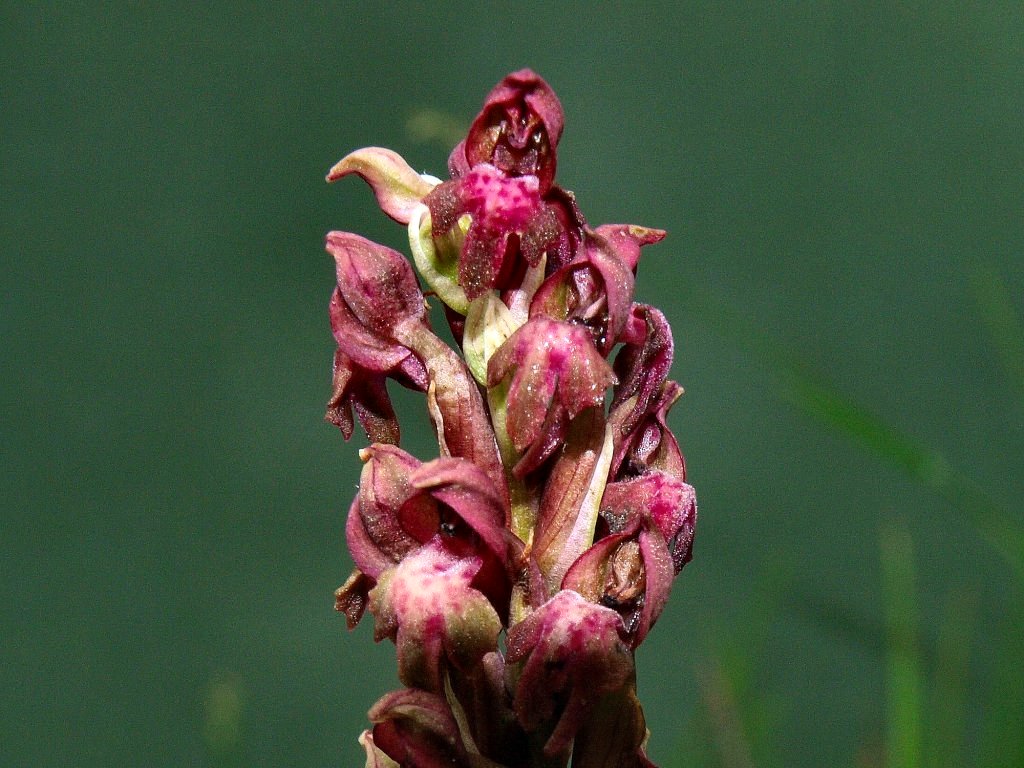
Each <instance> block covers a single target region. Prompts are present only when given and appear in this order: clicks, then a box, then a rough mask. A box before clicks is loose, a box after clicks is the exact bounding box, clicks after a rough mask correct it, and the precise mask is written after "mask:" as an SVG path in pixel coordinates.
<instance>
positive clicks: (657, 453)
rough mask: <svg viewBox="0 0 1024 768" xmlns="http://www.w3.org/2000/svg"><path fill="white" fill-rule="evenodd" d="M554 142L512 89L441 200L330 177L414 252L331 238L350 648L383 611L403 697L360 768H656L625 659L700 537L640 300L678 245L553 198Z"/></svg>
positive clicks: (386, 712) (541, 115)
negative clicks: (413, 414) (417, 402)
mask: <svg viewBox="0 0 1024 768" xmlns="http://www.w3.org/2000/svg"><path fill="white" fill-rule="evenodd" d="M563 125H564V116H563V112H562V106H561V103H560V102H559V100H558V98H557V97H556V96H555V94H554V92H553V91H552V90H551V88H550V87H549V86H548V84H547V83H545V82H544V80H542V79H541V78H540V77H538V76H537V75H536V74H534V73H533V72H531V71H530V70H521V71H519V72H514V73H512V74H510V75H508V76H507V77H506V78H505V79H504V80H502V81H501V82H500V83H499V84H498V85H497V86H496V87H495V88H494V89H493V90H492V91H491V93H490V95H489V96H488V97H487V99H486V100H485V102H484V105H483V108H482V109H481V111H480V113H479V114H478V115H477V117H476V118H475V120H474V121H473V123H472V126H471V127H470V129H469V133H468V135H467V136H466V139H465V140H464V141H462V142H461V143H460V144H459V145H458V146H456V147H455V149H454V150H453V152H452V154H451V156H450V158H449V162H448V172H449V178H448V180H446V181H441V180H440V179H437V178H434V177H431V176H427V175H421V174H418V173H416V172H415V171H413V170H412V169H411V168H410V167H409V166H408V164H407V163H406V162H405V161H404V160H403V159H402V158H401V157H400V156H399V155H398V154H396V153H395V152H393V151H391V150H388V149H382V148H377V147H370V148H366V149H361V150H357V151H355V152H353V153H351V154H349V155H347V156H346V157H344V158H343V159H342V160H341V161H339V162H338V163H337V164H336V165H335V166H334V167H333V168H332V169H331V170H330V172H329V174H328V176H327V179H328V181H336V180H338V179H341V178H344V177H345V176H349V175H357V176H359V177H361V178H362V179H363V180H364V181H365V182H366V183H367V184H369V186H370V188H371V189H372V190H373V192H374V195H375V196H376V198H377V202H378V203H379V205H380V207H381V210H382V211H383V212H384V213H385V214H387V215H388V216H389V217H391V218H392V219H394V220H395V221H396V222H398V223H400V224H403V225H405V226H406V227H407V229H408V235H409V250H410V253H411V259H409V258H406V257H405V256H403V255H402V254H400V253H398V252H396V251H394V250H391V249H390V248H386V247H385V246H383V245H379V244H377V243H373V242H371V241H369V240H366V239H365V238H362V237H360V236H358V235H354V234H350V233H346V232H331V233H329V234H328V235H327V243H326V247H327V251H328V253H330V255H331V256H332V257H333V258H334V260H335V264H336V267H337V286H336V288H335V290H334V293H333V295H332V298H331V302H330V320H331V328H332V330H333V333H334V338H335V341H336V343H337V350H336V352H335V356H334V384H333V391H332V394H331V397H330V400H329V402H328V409H327V417H326V418H327V420H328V421H330V422H331V423H333V424H335V425H337V426H338V427H339V428H340V429H341V431H342V434H343V435H344V437H345V439H346V440H347V439H349V438H350V437H351V436H352V433H353V431H354V427H355V421H356V420H358V422H359V424H360V425H361V426H362V427H363V429H364V431H365V433H366V435H367V437H368V439H369V440H370V445H369V446H368V447H367V448H364V449H363V450H361V451H360V454H359V455H360V458H361V459H362V461H363V470H362V475H361V478H360V484H359V492H358V494H357V496H356V498H355V500H354V501H353V502H352V504H351V506H350V509H349V513H348V518H347V522H346V528H345V535H346V541H347V544H348V548H349V552H350V553H351V555H352V559H353V560H354V562H355V566H356V568H355V570H354V572H353V573H352V575H351V576H350V577H349V579H348V580H347V581H346V582H345V584H344V585H343V586H341V587H340V588H339V589H338V590H337V592H336V593H335V596H336V607H337V608H338V610H339V611H342V612H343V613H344V614H345V616H346V619H347V622H348V625H349V627H350V628H352V627H354V626H355V625H356V624H357V623H358V622H359V621H360V620H361V619H362V617H363V615H364V613H365V611H366V610H367V609H369V612H370V614H371V615H372V617H373V620H374V636H375V639H376V640H378V641H380V640H383V639H385V638H387V639H390V640H392V641H393V642H394V643H395V647H396V651H397V662H398V676H399V679H400V681H401V683H402V685H403V686H404V688H402V689H400V690H398V691H394V692H392V693H389V694H387V695H385V696H384V697H383V698H381V699H380V700H379V701H377V703H376V704H374V705H373V707H372V708H371V709H370V711H369V719H370V722H371V724H372V725H371V727H370V728H369V729H367V730H366V731H365V732H364V733H363V734H362V735H361V736H360V738H359V743H360V744H361V745H362V746H363V748H364V750H365V755H366V765H367V768H373V767H378V768H384V767H385V766H387V767H393V766H442V765H444V766H453V765H454V766H466V767H467V768H485V767H486V768H533V767H534V766H543V767H544V768H564V767H566V766H569V765H571V766H573V768H595V767H597V766H627V767H628V766H650V765H652V764H651V763H650V761H649V760H648V758H647V756H646V751H645V746H646V742H647V737H648V733H647V729H646V726H645V723H644V716H643V710H642V708H641V706H640V703H639V700H638V699H637V696H636V670H635V664H634V653H635V650H636V648H637V646H638V645H639V644H640V643H641V642H642V641H643V640H644V638H645V637H646V636H647V633H648V632H649V631H650V629H651V628H652V627H653V626H654V624H655V622H656V621H657V619H658V617H659V615H660V614H661V612H662V610H663V609H664V607H665V604H666V602H667V600H668V596H669V591H670V589H671V585H672V581H673V579H674V577H675V576H676V575H677V574H678V573H679V571H680V570H681V569H682V568H683V566H684V565H685V564H686V563H687V562H689V560H690V557H691V553H692V545H693V533H694V526H695V524H696V517H697V506H696V497H695V495H694V491H693V488H692V487H691V486H690V485H689V484H687V482H686V465H685V461H684V460H683V455H682V453H681V451H680V450H679V445H678V443H677V441H676V439H675V436H674V435H673V434H672V431H671V429H670V428H669V426H668V423H667V413H668V410H669V408H671V406H672V405H673V404H674V403H675V402H676V401H677V400H678V399H679V396H680V395H681V394H682V388H681V387H680V386H679V385H678V384H677V383H676V382H674V381H671V380H670V379H668V375H669V371H670V368H671V365H672V357H673V346H672V335H671V330H670V329H669V327H668V323H667V321H666V320H665V316H664V315H663V314H662V313H661V312H660V311H658V310H657V309H655V308H653V307H650V306H648V305H645V304H640V303H636V302H635V301H634V296H633V293H634V284H635V275H636V269H637V264H638V261H639V257H640V252H641V248H642V247H643V246H646V245H651V244H653V243H656V242H658V241H660V240H661V239H662V238H663V237H664V236H665V233H664V232H663V231H661V230H657V229H650V228H647V227H640V226H634V225H603V226H599V227H596V228H591V227H590V226H589V225H588V223H587V222H586V220H585V218H584V217H583V214H582V212H581V211H580V209H579V207H578V205H577V203H576V200H575V197H574V196H573V195H572V193H571V192H568V191H566V190H564V189H562V188H561V187H559V186H558V185H557V183H556V181H555V171H556V162H557V146H558V141H559V139H560V137H561V134H562V129H563ZM414 266H415V269H414ZM417 273H418V277H417ZM420 281H422V283H423V284H424V285H425V286H426V289H427V293H424V290H423V288H421V282H420ZM428 296H430V297H432V298H436V300H438V301H440V302H441V304H442V305H443V309H444V312H445V317H446V319H447V324H448V326H449V328H448V330H449V331H450V333H451V337H452V343H451V344H449V343H447V342H445V341H443V340H442V338H441V336H440V335H438V333H436V332H435V331H434V329H432V328H431V325H430V322H429V319H428V312H427V309H428V304H427V301H428V299H427V297H428ZM388 379H391V380H394V381H397V382H398V383H399V384H401V385H403V386H405V387H408V388H410V389H414V390H417V391H420V392H423V393H424V394H425V402H426V408H427V413H428V414H429V417H430V419H431V422H432V423H433V425H434V428H435V430H436V433H437V440H438V456H437V457H436V458H433V459H432V460H428V461H423V460H420V459H418V458H416V457H414V456H412V455H410V454H409V453H407V452H406V451H404V450H402V448H401V447H399V446H400V439H401V431H400V428H399V419H398V415H397V414H396V413H395V411H394V408H393V407H392V404H391V400H390V397H389V395H388V390H387V380H388Z"/></svg>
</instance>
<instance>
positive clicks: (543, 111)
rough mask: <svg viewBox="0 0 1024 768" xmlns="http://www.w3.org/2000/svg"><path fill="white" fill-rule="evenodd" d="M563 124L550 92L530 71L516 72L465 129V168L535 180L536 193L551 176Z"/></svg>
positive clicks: (558, 107)
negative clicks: (537, 183) (482, 168)
mask: <svg viewBox="0 0 1024 768" xmlns="http://www.w3.org/2000/svg"><path fill="white" fill-rule="evenodd" d="M564 122H565V118H564V115H563V113H562V104H561V102H560V101H559V100H558V97H557V96H555V92H554V91H552V90H551V87H550V86H549V85H548V84H547V83H546V82H544V80H543V79H541V77H540V76H539V75H537V74H536V73H535V72H533V71H531V70H529V69H521V70H519V71H518V72H513V73H512V74H510V75H508V76H507V77H506V78H505V79H504V80H502V81H501V82H500V83H498V84H497V85H496V86H495V87H494V89H493V90H492V91H491V92H490V93H489V94H488V95H487V98H486V99H485V100H484V106H483V108H482V109H481V110H480V113H479V114H478V115H477V116H476V119H475V120H474V121H473V125H472V126H470V129H469V135H468V136H467V137H466V141H465V144H464V146H463V152H464V156H465V159H466V163H467V165H468V166H469V167H470V168H472V167H474V166H476V165H479V164H480V163H490V164H491V165H493V166H495V167H496V168H498V169H499V170H501V171H502V172H504V173H506V174H508V175H510V176H527V175H531V176H536V177H537V178H538V179H539V181H540V185H541V193H544V192H547V190H548V188H549V187H550V186H551V183H552V180H553V179H554V177H555V165H556V158H555V149H556V147H557V146H558V140H559V139H560V138H561V136H562V126H563V124H564Z"/></svg>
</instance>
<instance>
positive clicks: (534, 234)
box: [425, 163, 563, 299]
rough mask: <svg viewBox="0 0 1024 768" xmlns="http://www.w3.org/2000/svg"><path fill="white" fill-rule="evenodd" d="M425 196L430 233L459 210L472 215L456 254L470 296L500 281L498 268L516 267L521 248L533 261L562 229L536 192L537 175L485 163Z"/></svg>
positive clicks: (448, 225) (438, 233)
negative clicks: (508, 173) (514, 172)
mask: <svg viewBox="0 0 1024 768" xmlns="http://www.w3.org/2000/svg"><path fill="white" fill-rule="evenodd" d="M425 202H426V204H427V206H428V207H429V208H430V221H431V226H432V228H433V234H434V237H435V238H439V237H442V236H443V235H445V234H446V233H447V232H449V231H450V230H451V229H452V228H453V227H455V225H456V223H457V222H458V220H459V219H460V218H461V217H462V216H465V215H469V216H470V218H471V222H470V225H469V229H468V230H467V232H466V236H465V242H464V243H463V245H462V250H461V253H460V256H459V285H461V286H462V288H463V289H464V290H465V292H466V296H467V297H468V298H469V299H474V298H476V297H477V296H479V295H480V294H481V293H483V292H484V291H485V290H487V289H488V288H493V287H495V286H499V287H504V286H501V282H502V281H501V277H502V274H503V272H505V273H507V272H509V271H511V270H514V269H515V266H516V265H515V259H516V256H517V255H518V254H520V253H521V254H522V256H523V259H524V260H525V261H526V262H527V263H528V264H530V265H531V266H536V265H537V263H538V262H539V261H540V259H541V257H542V256H543V255H544V253H545V251H547V250H548V249H549V248H553V247H555V246H557V245H558V244H559V242H560V238H561V237H562V234H563V227H562V223H561V221H560V219H559V216H558V213H557V211H556V210H555V208H554V207H553V206H551V205H549V204H548V203H547V202H545V201H544V200H543V198H542V197H541V190H540V182H539V181H538V180H537V177H536V176H520V177H510V176H506V175H505V174H504V173H502V172H501V171H499V170H498V169H497V168H495V167H494V166H493V165H489V164H487V163H481V164H479V165H476V166H474V167H473V168H471V169H470V170H469V171H468V172H467V173H466V174H465V175H464V176H462V177H460V178H458V179H454V180H452V181H446V182H445V183H444V184H441V185H440V186H438V187H435V188H434V190H433V191H432V192H431V193H430V194H429V195H427V197H426V199H425Z"/></svg>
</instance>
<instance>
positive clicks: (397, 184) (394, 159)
mask: <svg viewBox="0 0 1024 768" xmlns="http://www.w3.org/2000/svg"><path fill="white" fill-rule="evenodd" d="M353 173H355V174H358V175H359V176H361V177H362V178H363V180H364V181H366V183H367V184H369V185H370V187H371V188H372V189H373V194H374V195H375V196H376V198H377V203H378V204H379V205H380V208H381V210H382V211H384V213H386V214H387V215H388V216H390V217H391V218H392V219H394V220H395V221H397V222H398V223H399V224H408V223H409V218H410V217H411V215H412V211H413V209H414V208H415V207H416V206H417V205H419V203H420V202H421V201H422V200H423V198H424V197H426V196H427V194H429V193H430V190H432V189H433V188H434V186H436V185H437V183H438V181H437V180H436V179H430V178H429V177H428V178H424V177H423V176H421V175H420V174H418V173H416V171H414V170H413V169H412V168H410V167H409V164H408V163H407V162H405V160H403V159H402V156H401V155H399V154H398V153H397V152H393V151H391V150H390V149H384V148H383V147H366V148H365V149H357V150H356V151H355V152H351V153H350V154H348V155H345V157H343V158H342V159H341V160H339V161H338V163H337V164H336V165H335V166H334V167H333V168H331V170H330V171H329V172H328V174H327V181H337V180H338V179H340V178H343V177H345V176H348V175H350V174H353Z"/></svg>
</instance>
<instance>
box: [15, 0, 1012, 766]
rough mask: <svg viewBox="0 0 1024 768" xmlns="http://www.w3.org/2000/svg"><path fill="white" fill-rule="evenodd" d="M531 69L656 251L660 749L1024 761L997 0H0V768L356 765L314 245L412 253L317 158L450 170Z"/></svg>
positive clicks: (416, 446) (898, 762) (648, 683)
mask: <svg viewBox="0 0 1024 768" xmlns="http://www.w3.org/2000/svg"><path fill="white" fill-rule="evenodd" d="M522 66H530V67H532V68H534V69H536V70H537V71H538V72H540V73H541V74H542V75H543V76H544V77H545V78H546V79H547V80H548V81H549V82H550V83H551V84H552V86H553V87H554V88H555V90H556V91H557V92H558V94H559V95H560V97H561V99H562V101H563V104H564V106H565V110H566V116H567V121H566V122H567V126H566V133H565V137H564V140H563V142H562V145H561V148H560V158H559V159H560V163H559V178H560V181H561V183H562V184H563V185H564V186H566V187H567V188H569V189H572V190H574V191H575V192H576V193H577V195H578V198H579V200H580V202H581V205H582V206H583V209H584V211H585V213H586V215H587V216H588V218H589V220H590V221H591V223H593V224H598V223H603V222H631V223H639V224H644V225H649V226H656V227H662V228H665V229H668V230H669V232H670V235H669V237H668V239H666V241H665V242H664V243H663V244H661V245H658V246H655V247H652V248H650V249H648V250H646V251H645V255H644V258H643V260H642V262H641V270H640V278H639V281H638V286H637V294H638V298H639V299H640V300H642V301H646V302H650V303H653V304H656V305H658V306H660V307H662V308H663V309H664V310H665V312H666V314H667V315H668V317H669V319H670V321H671V322H672V325H673V328H674V332H675V336H676V343H677V354H676V366H675V370H674V377H675V378H677V379H679V380H680V381H681V382H682V383H683V384H684V385H685V387H686V390H687V395H686V397H684V398H683V400H682V401H681V402H680V404H679V405H678V406H677V407H676V409H675V411H674V412H673V414H672V424H673V427H674V429H675V430H676V432H677V435H678V436H679V439H680V442H681V444H682V445H683V448H684V451H685V452H686V454H687V457H688V459H689V465H690V470H691V480H692V482H693V483H694V485H695V486H696V487H697V491H698V499H699V501H700V505H701V506H700V510H701V517H700V524H699V527H698V540H697V546H696V551H695V558H694V561H693V563H692V564H691V565H690V566H689V567H688V568H687V569H686V570H685V571H684V572H683V574H682V576H681V578H680V579H679V581H678V582H677V586H676V590H675V592H674V594H673V598H672V601H671V604H670V606H669V608H668V609H667V612H666V614H665V616H664V618H662V620H661V622H660V623H659V626H658V627H657V629H656V631H655V632H654V633H653V634H652V635H651V637H650V638H649V640H648V642H647V643H646V644H645V645H644V647H643V648H642V649H641V650H640V652H639V668H640V694H641V698H642V699H643V701H644V702H645V705H646V708H647V713H648V724H649V726H650V727H651V730H652V731H653V737H652V740H651V744H650V752H651V754H652V756H653V757H654V759H655V760H656V761H657V762H658V763H659V764H661V765H663V766H669V767H670V768H671V766H693V765H707V766H725V767H726V768H746V766H754V765H756V766H783V765H785V766H822V765H829V766H864V767H866V766H882V765H887V766H890V768H900V767H903V768H913V766H917V765H930V766H939V765H949V766H960V765H978V766H981V765H984V766H989V765H1006V766H1011V765H1022V764H1024V726H1022V713H1024V704H1022V698H1024V697H1021V695H1020V690H1021V687H1022V686H1024V664H1022V658H1021V653H1020V651H1019V650H1018V649H1019V647H1021V644H1022V643H1024V638H1022V635H1024V628H1022V627H1024V617H1022V613H1024V612H1022V610H1021V605H1020V597H1021V586H1022V583H1024V582H1022V578H1024V565H1022V564H1024V557H1022V552H1024V546H1022V545H1021V541H1022V538H1024V537H1022V534H1021V530H1022V527H1024V516H1022V515H1021V513H1020V508H1019V504H1018V502H1019V500H1020V498H1021V492H1022V489H1024V482H1022V481H1024V474H1022V472H1021V459H1022V456H1024V418H1022V417H1024V331H1022V326H1021V313H1022V311H1024V299H1022V296H1024V260H1022V258H1021V253H1022V248H1024V185H1022V182H1021V178H1022V177H1021V173H1022V170H1024V142H1022V139H1024V128H1022V126H1024V122H1022V121H1024V97H1022V85H1024V11H1022V7H1021V5H1020V4H1019V3H1018V2H1007V3H983V4H972V3H962V2H955V3H954V2H921V3H912V2H893V3H838V2H820V3H772V4H761V3H727V4H715V5H704V4H701V5H696V4H689V3H684V4H677V3H646V4H644V5H643V6H642V7H641V6H640V5H635V6H632V5H631V6H629V7H627V6H625V5H622V6H615V5H612V4H608V5H607V6H598V5H596V4H595V5H578V6H573V5H556V4H540V3H515V4H511V3H510V4H507V5H504V4H493V5H490V4H476V3H465V2H458V3H437V4H421V3H415V4H414V3H409V4H398V3H393V4H392V3H386V4H380V5H369V6H363V5H356V4H352V3H341V4H329V5H324V6H319V5H312V4H277V5H274V6H269V5H266V6H259V5H249V4H242V3H212V4H208V5H196V6H194V7H190V8H187V9H186V8H185V7H183V6H182V7H179V6H176V5H174V4H148V3H147V4H127V3H126V4H107V3H99V2H95V3H88V4H78V3H61V4H49V5H47V4H20V3H5V4H4V6H3V9H2V10H0V169H2V183H0V210H2V216H0V245H2V252H3V257H4V269H3V282H4V288H3V299H4V300H3V303H2V304H0V318H2V329H3V335H4V343H3V350H4V357H5V362H4V375H3V384H2V385H0V392H2V401H3V407H4V416H3V440H2V443H0V450H2V456H3V467H4V468H3V473H2V486H0V487H2V490H3V494H2V501H3V525H2V529H0V530H2V531H3V533H2V536H0V541H2V542H3V545H4V547H3V561H2V562H3V565H2V568H3V577H2V579H0V604H2V610H0V616H2V619H0V621H2V630H0V637H2V640H0V646H2V650H0V764H2V765H4V766H70V765H74V766H94V765H95V766H112V765H154V766H180V765H208V766H279V765H296V766H299V765H301V766H341V765H361V764H362V760H361V758H360V750H359V749H358V747H357V746H356V744H355V738H356V736H357V734H358V733H359V731H360V730H361V729H362V727H363V725H364V719H365V712H366V709H367V708H368V707H369V706H370V704H372V703H373V701H375V700H376V698H377V697H378V696H379V695H380V694H382V693H383V692H385V691H386V690H388V689H389V688H391V687H394V686H395V683H396V679H395V675H394V672H393V671H392V653H393V652H392V648H391V647H390V645H388V644H384V645H381V646H375V645H374V644H373V643H372V639H371V636H372V632H371V631H370V629H371V628H370V626H369V625H368V623H364V625H362V626H360V627H359V629H358V630H357V631H356V632H355V633H353V634H352V635H349V634H347V633H346V631H345V629H344V622H343V620H342V619H341V618H340V617H339V616H337V615H335V614H334V613H333V611H332V596H331V593H332V590H333V589H334V587H336V586H337V585H338V584H340V583H341V581H342V580H343V579H344V578H345V576H346V575H347V573H348V569H349V565H350V561H349V560H348V559H347V555H346V554H344V551H343V541H342V527H343V513H344V511H345V509H346V508H347V505H348V503H349V501H350V499H351V497H352V495H353V493H354V487H355V483H356V479H357V475H358V471H359V462H358V460H357V458H356V450H357V448H358V447H359V445H360V444H361V443H360V441H359V440H358V439H356V440H353V443H351V444H347V445H346V444H344V443H343V442H342V440H341V437H340V435H339V434H338V432H337V431H336V430H335V429H333V428H332V427H330V426H328V425H326V424H324V423H323V422H322V421H321V418H322V412H323V407H324V403H325V402H326V399H327V397H328V394H329V389H330V362H331V354H332V349H333V344H332V340H331V337H330V333H329V329H328V323H327V314H326V306H327V299H328V295H329V293H330V290H331V285H332V277H333V267H332V263H331V261H330V259H329V258H328V257H327V255H326V254H325V253H324V252H323V250H322V237H323V234H324V233H325V232H326V231H327V230H329V229H348V230H352V231H356V232H360V233H362V234H364V235H367V236H369V237H371V238H374V239H377V240H380V241H383V242H386V243H389V244H391V245H392V246H394V247H398V248H404V247H405V246H404V232H403V230H402V228H400V227H397V226H395V225H394V224H392V223H391V222H390V221H389V220H387V219H386V218H385V217H384V216H383V215H381V214H380V213H379V212H378V210H377V208H376V205H375V204H374V201H373V198H372V195H371V194H370V192H369V191H368V190H367V189H366V188H365V186H364V185H362V184H361V183H360V182H358V181H354V180H347V181H345V182H342V183H339V184H337V185H335V186H333V187H328V186H327V185H325V184H324V183H323V175H324V173H325V172H326V170H327V168H329V167H330V165H331V164H332V163H333V162H334V161H336V160H337V159H338V158H340V157H341V156H342V155H344V154H345V153H347V152H348V151H349V150H351V149H354V148H357V147H361V146H365V145H369V144H378V145H383V146H387V147H391V148H393V149H395V150H397V151H399V152H400V153H402V154H403V155H404V156H405V157H406V158H407V159H408V160H409V161H410V163H411V164H412V165H413V166H415V167H416V168H417V169H419V170H425V171H430V172H433V173H437V174H441V173H443V170H444V161H445V158H446V157H447V153H448V149H449V147H450V145H451V144H452V143H453V141H454V138H456V137H457V134H458V132H459V131H460V130H461V129H462V127H463V126H465V125H467V124H468V122H469V120H470V119H471V118H472V116H473V115H474V114H475V112H476V110H477V109H478V107H479V105H480V103H481V101H482V99H483V97H484V95H485V94H486V93H487V91H488V90H489V89H490V88H491V86H492V85H493V84H494V83H495V82H496V81H497V80H498V79H499V78H500V77H502V76H503V75H504V74H505V73H506V72H508V71H510V70H512V69H516V68H519V67H522ZM402 402H403V403H404V404H406V406H407V407H408V408H410V409H412V411H413V413H414V414H415V415H414V416H411V417H410V416H407V417H406V418H405V420H404V424H405V425H406V432H407V442H406V447H408V448H409V449H410V450H412V451H413V452H414V453H417V454H418V455H419V456H420V457H421V458H424V459H425V458H429V457H430V456H431V455H432V451H433V450H434V449H432V447H431V445H430V439H429V434H428V432H427V431H426V420H425V418H424V416H423V414H422V410H423V409H422V406H421V405H420V404H419V402H418V400H417V398H415V397H408V398H405V397H403V399H402Z"/></svg>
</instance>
